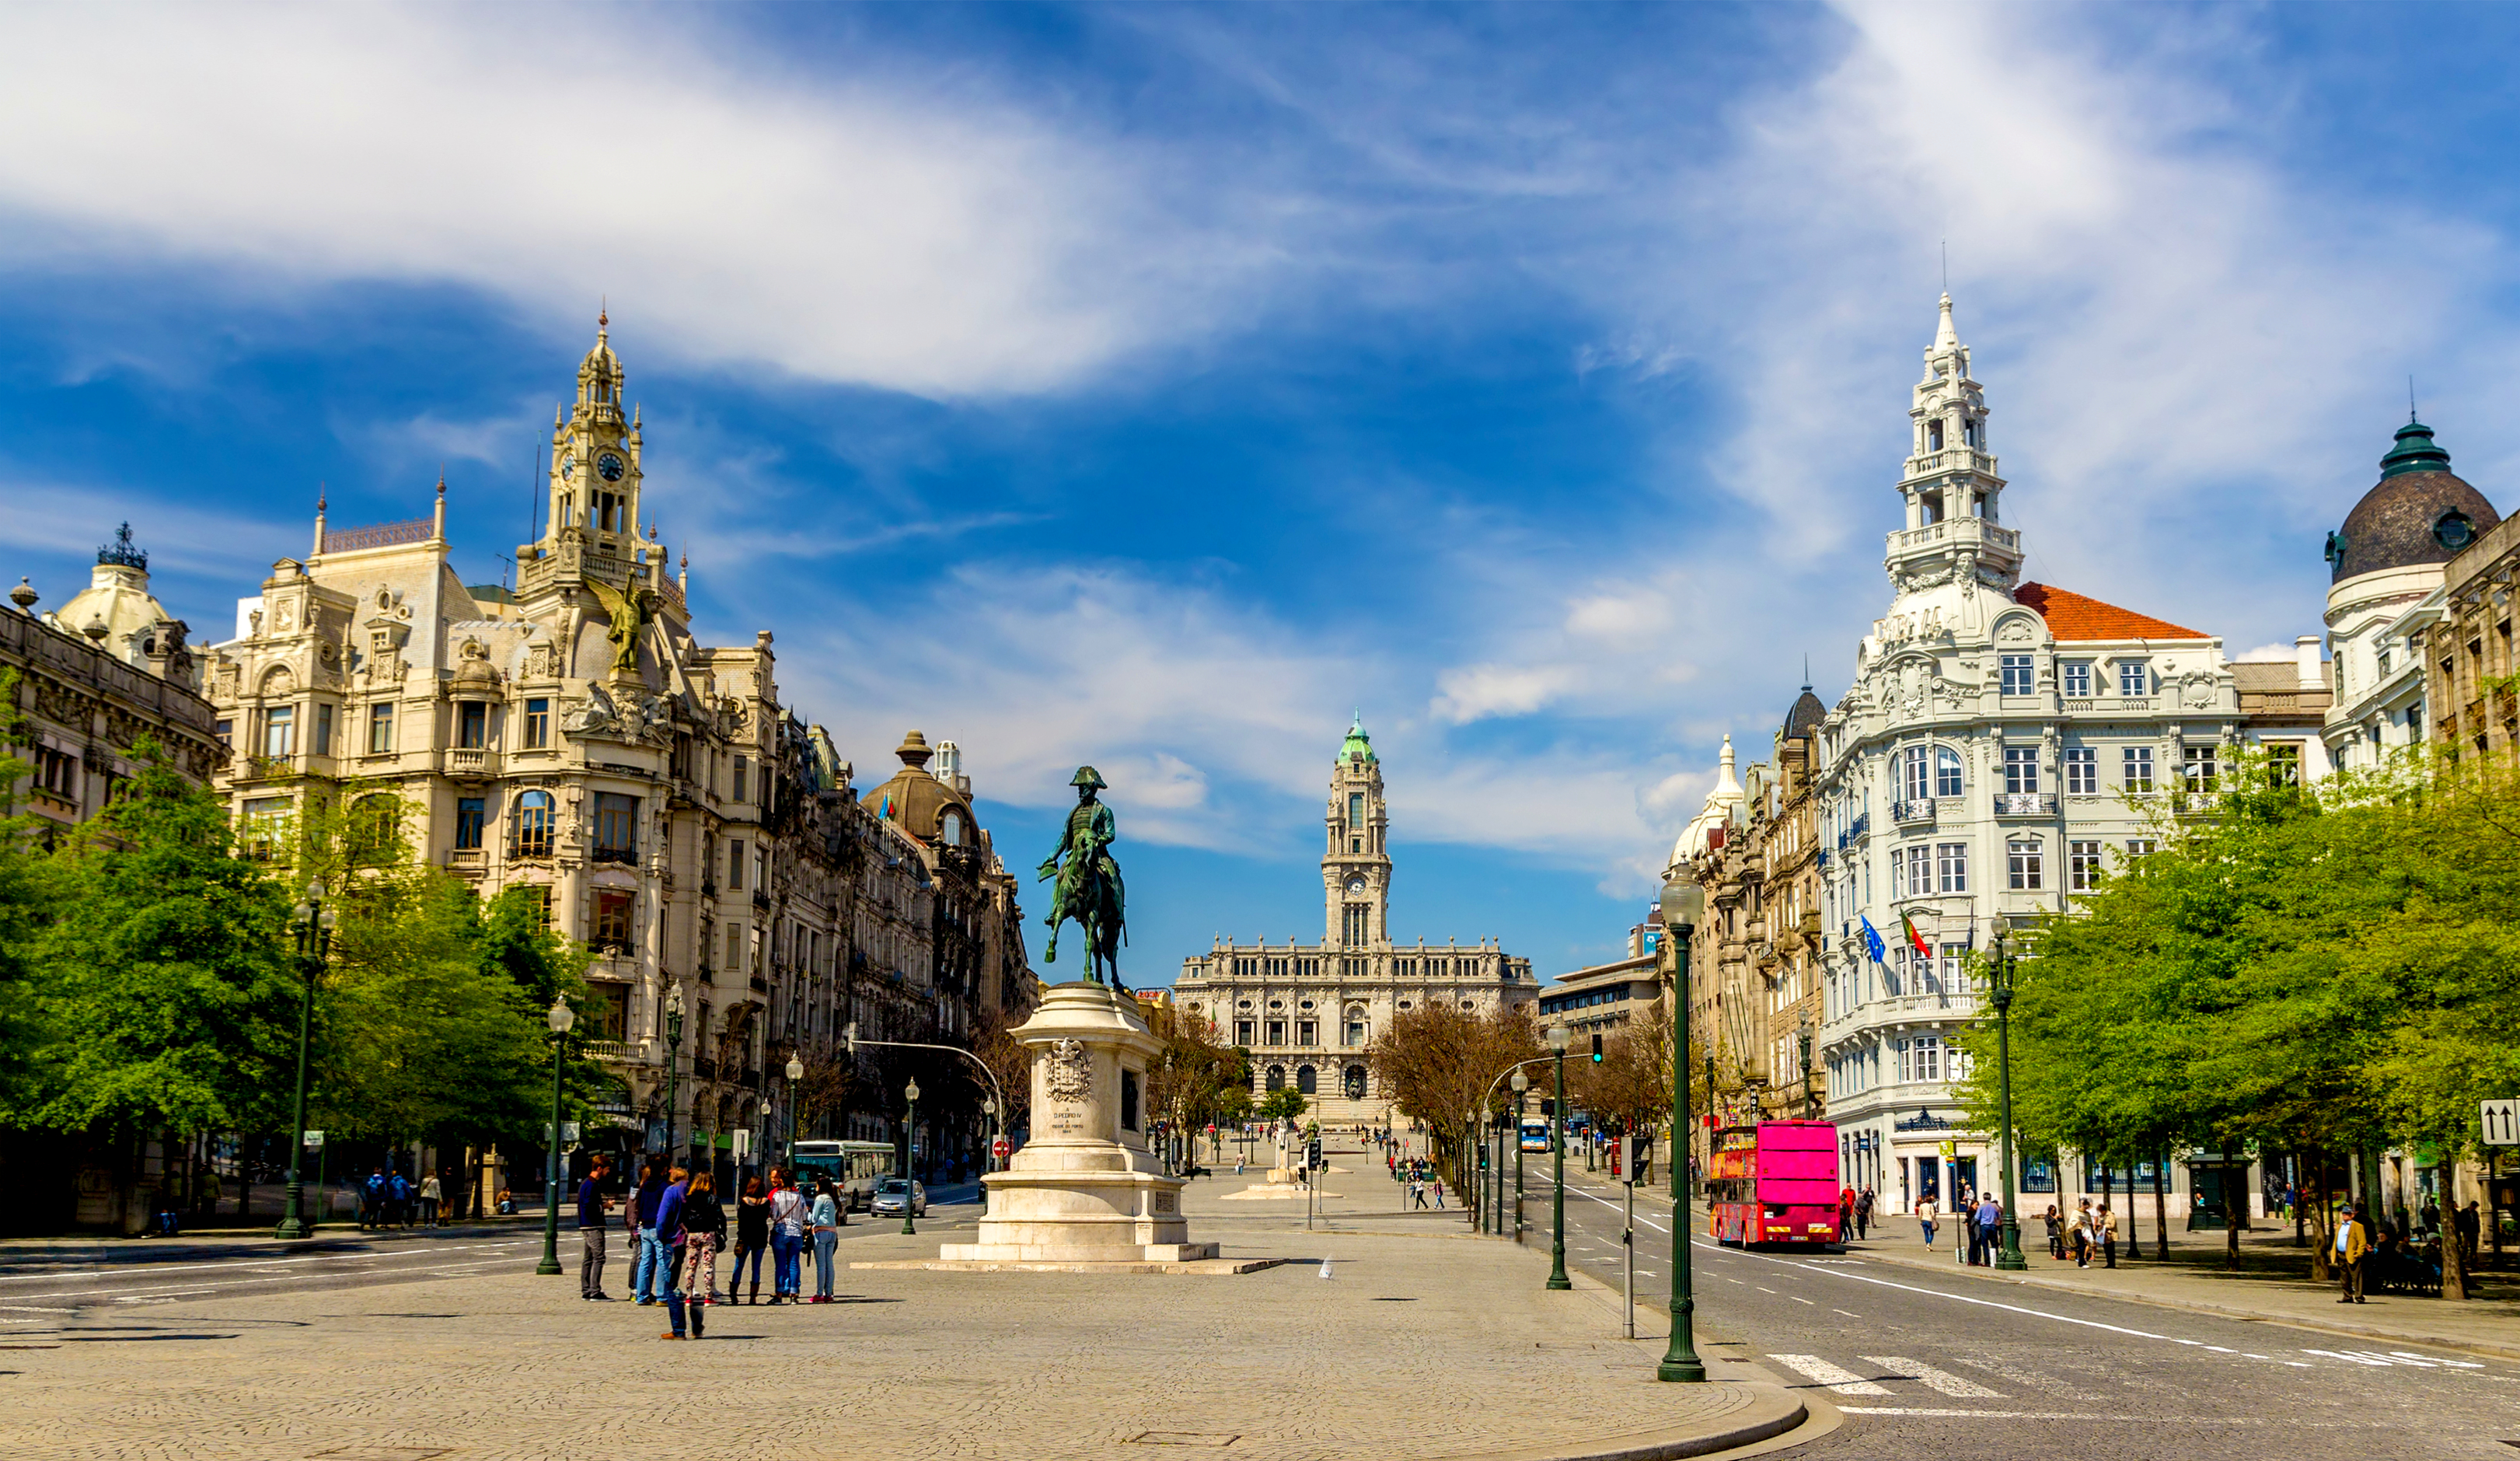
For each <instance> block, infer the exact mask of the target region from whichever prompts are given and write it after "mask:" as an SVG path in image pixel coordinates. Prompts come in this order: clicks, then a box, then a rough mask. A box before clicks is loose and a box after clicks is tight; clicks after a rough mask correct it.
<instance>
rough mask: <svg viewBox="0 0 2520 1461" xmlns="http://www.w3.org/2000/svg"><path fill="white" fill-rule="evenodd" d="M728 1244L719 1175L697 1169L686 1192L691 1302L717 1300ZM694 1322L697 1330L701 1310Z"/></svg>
mask: <svg viewBox="0 0 2520 1461" xmlns="http://www.w3.org/2000/svg"><path fill="white" fill-rule="evenodd" d="M725 1247H726V1208H725V1206H724V1205H723V1204H721V1203H719V1202H718V1200H717V1178H715V1177H714V1176H711V1175H710V1174H709V1173H707V1172H695V1173H693V1175H692V1185H691V1190H690V1191H689V1192H687V1193H685V1194H684V1195H683V1262H684V1264H685V1265H686V1267H687V1268H688V1270H689V1271H688V1273H687V1274H686V1276H685V1282H684V1284H683V1292H684V1295H685V1296H686V1298H687V1299H688V1301H690V1302H692V1303H695V1304H701V1303H715V1302H717V1256H718V1252H719V1250H721V1249H723V1248H725ZM692 1326H693V1330H694V1332H695V1333H697V1330H698V1327H699V1319H698V1317H697V1314H695V1316H694V1317H693V1319H692Z"/></svg>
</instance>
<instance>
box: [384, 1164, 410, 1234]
mask: <svg viewBox="0 0 2520 1461" xmlns="http://www.w3.org/2000/svg"><path fill="white" fill-rule="evenodd" d="M412 1190H413V1189H412V1185H411V1178H410V1177H408V1176H405V1175H404V1174H403V1173H401V1172H399V1171H397V1172H395V1173H394V1174H393V1176H392V1177H391V1178H390V1179H388V1180H387V1182H386V1183H385V1222H386V1224H387V1225H388V1226H391V1227H398V1228H403V1229H406V1230H408V1229H409V1228H410V1227H411V1206H412V1204H411V1199H412Z"/></svg>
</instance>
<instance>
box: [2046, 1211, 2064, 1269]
mask: <svg viewBox="0 0 2520 1461" xmlns="http://www.w3.org/2000/svg"><path fill="white" fill-rule="evenodd" d="M2047 1223H2048V1256H2049V1257H2051V1258H2054V1259H2055V1260H2056V1261H2057V1262H2059V1263H2061V1262H2063V1261H2065V1219H2064V1217H2063V1216H2062V1215H2061V1214H2060V1213H2058V1212H2057V1210H2056V1205H2055V1204H2054V1203H2049V1204H2048V1216H2047Z"/></svg>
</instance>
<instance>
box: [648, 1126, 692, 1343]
mask: <svg viewBox="0 0 2520 1461" xmlns="http://www.w3.org/2000/svg"><path fill="white" fill-rule="evenodd" d="M666 1175H667V1176H668V1177H670V1178H671V1179H672V1180H670V1181H668V1182H667V1183H666V1184H665V1190H664V1192H663V1193H662V1194H661V1195H659V1196H658V1197H657V1199H656V1251H657V1254H658V1263H659V1266H661V1267H662V1268H663V1269H664V1272H663V1273H662V1274H660V1275H658V1281H659V1282H660V1283H661V1285H662V1286H663V1288H664V1291H665V1316H666V1318H667V1319H668V1320H669V1321H671V1323H672V1324H673V1326H674V1327H673V1331H672V1332H671V1333H669V1334H660V1335H658V1336H656V1338H658V1339H660V1340H678V1339H681V1338H682V1337H683V1322H684V1319H685V1317H686V1315H685V1313H684V1305H683V1197H684V1194H685V1192H686V1191H687V1189H686V1187H685V1186H684V1183H685V1182H686V1181H688V1180H689V1178H690V1176H691V1173H690V1172H688V1171H686V1170H685V1169H684V1168H682V1167H679V1166H677V1167H673V1168H671V1169H669V1170H668V1171H667V1173H666ZM693 1317H697V1311H695V1312H694V1315H693Z"/></svg>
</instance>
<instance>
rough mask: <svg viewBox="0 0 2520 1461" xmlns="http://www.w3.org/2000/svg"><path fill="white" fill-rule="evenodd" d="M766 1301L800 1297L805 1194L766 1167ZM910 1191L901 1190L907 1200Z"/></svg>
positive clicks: (783, 1175) (774, 1169) (789, 1300)
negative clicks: (768, 1181)
mask: <svg viewBox="0 0 2520 1461" xmlns="http://www.w3.org/2000/svg"><path fill="white" fill-rule="evenodd" d="M770 1187H771V1192H770V1287H771V1294H770V1301H771V1302H772V1303H773V1304H779V1303H794V1302H795V1301H797V1300H798V1299H800V1298H802V1297H803V1295H804V1291H805V1279H804V1273H803V1271H802V1267H801V1264H800V1261H799V1260H800V1259H801V1257H802V1256H803V1254H804V1251H805V1195H804V1194H803V1193H801V1192H798V1191H797V1190H796V1182H795V1179H794V1178H792V1177H790V1176H788V1175H787V1173H786V1172H785V1171H782V1170H780V1169H779V1168H777V1167H772V1168H771V1169H770ZM912 1195H913V1194H912V1193H909V1192H905V1193H903V1194H902V1199H901V1200H902V1202H903V1203H905V1204H907V1203H908V1202H909V1201H910V1199H911V1197H912Z"/></svg>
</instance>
